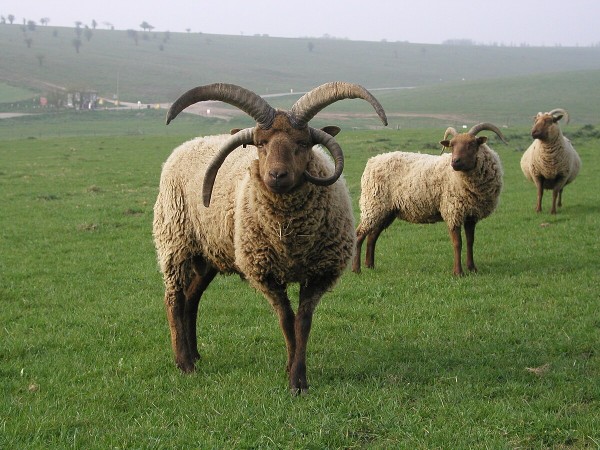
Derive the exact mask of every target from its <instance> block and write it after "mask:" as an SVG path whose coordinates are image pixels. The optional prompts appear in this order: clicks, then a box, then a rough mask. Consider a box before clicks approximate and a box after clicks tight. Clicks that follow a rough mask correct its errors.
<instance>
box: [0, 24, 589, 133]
mask: <svg viewBox="0 0 600 450" xmlns="http://www.w3.org/2000/svg"><path fill="white" fill-rule="evenodd" d="M136 36H137V41H136V40H135V39H134V37H133V35H132V33H131V32H129V33H128V32H127V31H118V30H94V31H93V32H92V36H91V38H90V39H89V41H88V40H87V39H86V38H85V37H84V36H82V37H81V46H80V48H79V52H77V51H76V48H75V46H74V39H75V38H76V35H75V32H74V29H73V28H64V27H51V26H47V27H41V26H38V27H37V29H36V30H35V31H23V29H22V27H21V26H20V25H0V44H1V45H2V64H1V65H0V108H2V110H6V109H7V106H6V104H7V103H9V102H14V101H15V100H18V99H19V98H18V97H20V98H21V99H23V98H28V97H31V96H32V95H33V94H32V92H34V93H48V92H51V91H52V90H55V89H57V86H60V87H67V88H91V89H95V90H97V91H98V92H99V94H100V95H101V96H105V97H108V98H112V97H114V96H116V95H118V96H119V98H120V99H121V100H124V101H134V102H135V101H138V100H139V101H141V102H143V103H157V102H169V101H173V100H174V99H175V98H176V97H177V96H179V95H180V94H181V93H182V92H183V91H185V90H187V89H189V88H190V87H192V86H196V85H200V84H206V83H211V82H215V81H223V82H231V83H236V84H242V85H244V86H245V87H248V88H249V89H252V90H254V91H255V92H257V93H259V94H261V95H264V94H269V93H279V92H290V91H291V90H293V91H294V92H303V91H306V90H308V89H310V88H312V87H314V86H316V85H318V84H321V83H323V82H327V81H331V80H348V81H353V82H357V83H360V84H363V85H364V86H366V87H368V88H371V89H375V88H388V87H403V86H411V87H415V89H412V90H402V91H379V92H378V93H377V96H378V98H380V99H381V100H382V103H383V104H384V106H385V108H386V111H387V112H388V114H390V115H391V116H393V115H394V114H397V115H398V117H403V116H402V114H406V113H410V114H411V116H412V118H411V120H409V121H408V124H406V123H403V124H402V125H400V124H399V126H407V125H413V124H414V125H415V126H421V125H422V124H425V125H436V126H437V125H438V122H439V119H437V120H435V119H433V121H432V118H431V117H430V116H431V115H432V114H442V113H443V114H450V113H451V114H455V115H458V116H459V117H458V118H457V120H459V121H460V120H469V119H475V120H479V119H480V118H482V119H485V120H491V121H499V120H500V121H503V122H508V123H516V122H523V121H525V120H526V121H527V122H529V120H530V117H531V115H532V114H533V113H535V112H536V111H538V110H540V109H548V108H553V107H557V106H561V107H565V108H569V109H571V110H572V115H573V119H574V120H575V121H580V123H588V122H591V123H597V122H598V121H600V116H599V115H598V112H597V110H596V107H595V105H597V104H598V103H599V102H598V100H599V98H598V97H599V96H600V90H599V89H598V84H599V83H600V48H591V47H585V48H584V47H577V48H573V47H571V48H561V47H545V48H539V47H537V48H535V47H482V46H444V45H425V44H411V43H406V42H363V41H348V40H338V39H318V38H317V39H308V38H306V39H286V38H271V37H268V36H225V35H207V34H202V33H163V32H152V33H145V32H137V34H136ZM27 44H29V46H28V45H27ZM16 88H18V90H17V93H18V95H16V94H15V89H16ZM24 89H26V90H25V91H24ZM15 95H16V97H17V98H15ZM292 100H293V99H292ZM292 100H290V99H289V98H282V99H280V100H274V101H273V104H274V105H275V106H277V105H278V103H280V104H281V105H282V106H285V107H289V105H290V104H291V101H292ZM2 104H4V105H2ZM350 104H353V103H352V102H350V103H348V102H343V106H339V108H343V109H344V110H347V109H348V108H351V109H352V108H354V106H350ZM336 107H337V105H336ZM363 107H364V105H361V106H359V107H358V108H363ZM367 109H368V107H366V108H365V109H364V110H365V111H366V110H367ZM418 114H422V115H423V114H424V115H425V116H426V117H425V118H424V119H425V120H423V118H422V117H421V118H419V116H418ZM415 116H417V118H415ZM442 122H444V123H446V122H447V119H443V120H442Z"/></svg>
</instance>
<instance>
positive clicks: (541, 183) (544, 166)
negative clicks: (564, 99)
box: [521, 108, 581, 214]
mask: <svg viewBox="0 0 600 450" xmlns="http://www.w3.org/2000/svg"><path fill="white" fill-rule="evenodd" d="M563 117H566V121H567V122H566V123H569V114H568V113H567V111H565V110H564V109H560V108H557V109H553V110H552V111H549V112H546V113H541V112H539V113H537V116H536V117H535V121H534V124H533V128H532V129H531V137H533V139H535V140H534V141H533V143H532V144H531V145H530V146H529V148H528V149H527V150H526V151H525V153H524V154H523V157H522V158H521V170H522V171H523V174H524V175H525V177H526V178H527V179H528V180H529V181H532V182H533V183H534V184H535V185H536V187H537V204H536V207H535V210H536V211H537V212H541V211H542V196H543V195H544V189H552V209H551V210H550V214H556V206H557V200H558V206H559V207H560V206H562V193H563V189H564V187H565V186H566V185H567V184H569V183H571V182H572V181H573V180H574V179H575V177H577V174H578V173H579V169H580V167H581V159H580V158H579V155H578V154H577V152H576V151H575V149H574V148H573V145H572V144H571V141H570V140H569V139H567V138H566V137H564V136H563V134H562V131H561V129H560V126H559V125H558V121H559V120H560V119H562V118H563Z"/></svg>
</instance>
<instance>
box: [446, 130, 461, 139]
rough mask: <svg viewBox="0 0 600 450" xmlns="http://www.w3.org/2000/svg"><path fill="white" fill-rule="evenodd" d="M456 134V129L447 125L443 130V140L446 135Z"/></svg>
mask: <svg viewBox="0 0 600 450" xmlns="http://www.w3.org/2000/svg"><path fill="white" fill-rule="evenodd" d="M457 134H458V132H457V131H456V129H455V128H453V127H448V128H446V131H445V132H444V140H446V139H448V136H452V137H456V135H457Z"/></svg>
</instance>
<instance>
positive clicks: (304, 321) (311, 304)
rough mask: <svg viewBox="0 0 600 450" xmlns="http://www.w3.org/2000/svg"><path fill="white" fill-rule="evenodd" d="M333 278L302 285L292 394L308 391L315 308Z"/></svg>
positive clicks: (332, 281)
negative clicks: (309, 341) (309, 351)
mask: <svg viewBox="0 0 600 450" xmlns="http://www.w3.org/2000/svg"><path fill="white" fill-rule="evenodd" d="M333 283H334V280H332V279H320V280H312V281H311V282H309V283H308V284H307V285H301V286H300V301H299V304H298V312H297V313H296V323H295V326H294V329H295V333H296V353H295V355H294V362H293V363H292V368H291V370H290V392H291V393H292V395H298V394H299V393H302V394H306V393H308V381H307V379H306V347H307V345H308V337H309V335H310V329H311V326H312V318H313V313H314V311H315V308H316V307H317V305H318V304H319V301H320V300H321V297H322V296H323V294H324V293H325V292H326V291H327V290H328V289H329V288H330V287H331V286H332V285H333Z"/></svg>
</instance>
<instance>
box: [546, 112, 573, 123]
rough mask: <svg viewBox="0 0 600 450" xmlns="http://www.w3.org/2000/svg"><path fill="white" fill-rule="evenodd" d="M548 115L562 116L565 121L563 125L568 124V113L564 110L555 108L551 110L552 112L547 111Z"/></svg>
mask: <svg viewBox="0 0 600 450" xmlns="http://www.w3.org/2000/svg"><path fill="white" fill-rule="evenodd" d="M548 114H550V115H551V116H554V114H562V115H563V116H564V117H565V120H566V122H565V123H569V113H568V112H567V110H566V109H562V108H556V109H553V110H552V111H548Z"/></svg>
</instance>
